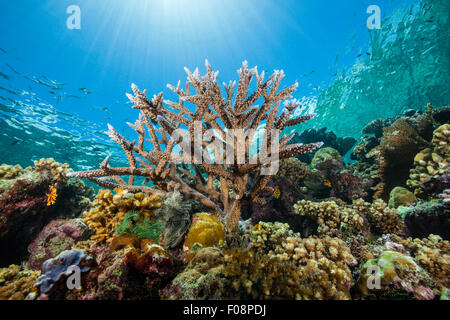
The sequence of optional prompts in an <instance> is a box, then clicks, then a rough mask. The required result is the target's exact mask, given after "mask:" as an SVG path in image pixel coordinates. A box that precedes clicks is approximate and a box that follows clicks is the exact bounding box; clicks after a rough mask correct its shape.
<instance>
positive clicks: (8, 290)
mask: <svg viewBox="0 0 450 320" xmlns="http://www.w3.org/2000/svg"><path fill="white" fill-rule="evenodd" d="M40 274H41V272H40V271H32V270H21V268H20V266H18V265H10V266H9V267H8V268H1V269H0V300H24V299H25V298H27V296H28V295H29V294H34V295H36V294H37V288H36V287H34V284H35V283H36V281H37V278H38V277H39V275H40Z"/></svg>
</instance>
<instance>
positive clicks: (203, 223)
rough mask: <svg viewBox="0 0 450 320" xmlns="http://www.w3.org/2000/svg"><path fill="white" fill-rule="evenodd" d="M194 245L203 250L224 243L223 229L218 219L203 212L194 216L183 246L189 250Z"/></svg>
mask: <svg viewBox="0 0 450 320" xmlns="http://www.w3.org/2000/svg"><path fill="white" fill-rule="evenodd" d="M195 243H198V244H200V245H201V246H202V247H203V248H205V247H217V246H219V245H223V244H224V243H225V227H224V226H223V224H222V222H221V221H220V220H219V218H217V217H215V216H212V215H209V214H208V213H204V212H201V213H197V214H195V215H194V217H193V220H192V224H191V227H190V228H189V232H188V234H187V236H186V240H185V241H184V246H185V247H187V248H189V249H190V248H192V246H193V245H194V244H195Z"/></svg>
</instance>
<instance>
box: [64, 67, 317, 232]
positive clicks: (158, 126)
mask: <svg viewBox="0 0 450 320" xmlns="http://www.w3.org/2000/svg"><path fill="white" fill-rule="evenodd" d="M206 69H207V74H206V75H205V76H200V73H199V71H198V69H196V70H195V72H194V73H191V72H190V71H189V70H188V69H187V68H186V72H187V74H188V82H187V88H186V92H185V91H183V90H182V89H181V83H180V82H178V85H177V86H176V87H174V86H170V85H169V86H168V87H169V88H170V89H171V90H172V91H173V92H174V93H175V94H177V95H178V96H179V102H178V103H177V102H172V101H164V100H163V94H162V93H160V94H158V95H156V96H154V98H153V99H152V100H149V99H148V98H147V97H146V92H145V91H143V92H141V91H139V89H138V88H137V86H135V85H134V84H133V85H132V89H133V93H134V96H131V95H128V97H129V99H130V101H131V102H133V103H134V108H137V109H139V110H140V111H141V114H140V117H139V120H137V121H136V122H135V124H134V125H132V124H130V125H131V127H132V128H133V129H134V130H135V131H136V132H137V133H138V135H139V140H138V142H137V145H136V142H135V141H133V142H130V141H128V140H127V139H125V138H124V137H123V136H121V135H120V134H119V133H118V132H117V131H116V130H115V129H114V128H113V127H112V126H110V125H109V131H108V134H109V136H110V137H111V139H112V140H114V141H115V142H117V143H118V144H119V145H120V146H122V148H123V150H124V152H125V154H126V155H127V158H128V161H129V167H128V168H127V167H122V168H112V167H110V166H109V157H108V158H106V159H105V160H104V161H103V162H102V163H101V164H100V169H97V170H90V171H84V172H75V173H69V174H68V176H70V177H83V178H89V179H90V180H91V181H93V182H95V183H97V184H99V185H100V186H103V187H107V188H114V187H126V188H127V189H128V190H130V191H131V192H137V191H144V192H147V193H150V194H155V195H164V194H165V193H167V192H169V191H171V190H174V189H175V190H180V192H182V193H183V195H184V196H185V197H186V198H193V199H196V200H198V201H200V202H201V203H202V205H204V206H205V207H206V208H208V209H209V210H211V211H213V212H214V213H215V214H216V215H218V216H220V217H222V218H223V219H224V220H225V221H226V225H227V228H228V229H229V230H231V231H236V230H237V228H238V221H239V218H240V215H241V213H242V208H243V205H244V204H245V203H249V202H260V203H262V202H263V199H262V198H261V197H260V194H261V193H263V192H264V191H266V190H267V188H266V184H267V182H268V181H269V179H270V176H269V175H264V174H262V173H261V172H259V174H258V177H257V180H256V181H255V183H254V184H253V185H252V186H251V187H250V188H248V186H247V181H248V176H249V173H250V172H251V171H254V170H255V169H258V168H261V170H262V169H265V170H267V169H268V168H267V167H265V166H266V165H269V164H270V163H271V162H272V157H270V160H269V161H266V160H267V159H266V160H264V159H263V160H261V157H258V154H259V153H260V152H257V154H256V155H251V154H250V147H251V145H252V141H253V138H254V136H255V134H256V129H258V127H259V126H260V125H261V124H265V129H264V138H263V140H264V142H266V144H265V145H266V146H272V145H273V146H275V145H276V146H278V148H277V154H278V158H280V159H284V158H290V157H293V156H296V155H300V154H303V153H308V152H311V151H313V150H315V149H317V148H319V147H321V146H322V143H321V142H319V143H310V144H306V145H304V144H288V142H289V141H290V139H291V138H292V135H290V136H288V137H286V136H283V137H281V138H280V134H279V133H280V131H282V130H283V129H285V128H287V127H290V126H294V125H298V124H300V123H303V122H305V121H308V120H310V119H311V118H312V117H313V116H314V115H305V116H301V117H299V118H292V119H291V115H292V113H293V111H294V110H295V109H296V108H297V107H298V106H299V102H298V101H296V100H287V99H288V98H290V97H291V94H292V93H293V92H294V91H295V90H296V88H297V86H298V84H297V83H295V84H294V85H292V86H290V87H288V88H286V89H283V90H281V91H279V92H277V91H278V89H279V87H280V84H281V80H282V78H283V77H284V73H283V71H275V72H274V73H273V74H272V75H271V76H270V77H269V78H268V79H267V80H264V72H262V73H261V74H259V73H258V71H257V68H256V67H255V68H253V69H248V67H247V62H244V63H243V64H242V68H241V69H240V70H239V71H238V74H239V83H238V86H237V93H236V95H234V88H235V82H230V83H229V84H228V85H224V90H225V92H226V97H225V98H224V97H222V94H221V90H220V85H219V84H218V82H217V79H218V72H214V71H213V70H212V68H211V66H210V65H209V63H208V62H207V61H206ZM253 78H256V90H255V91H254V92H253V93H252V94H250V95H249V96H248V94H249V89H250V85H251V81H252V79H253ZM191 87H192V88H193V89H195V91H196V92H195V94H191ZM233 96H234V99H233ZM247 96H248V97H247ZM258 99H261V100H263V101H262V105H261V106H255V105H253V104H254V103H255V102H256V101H257V100H258ZM283 101H284V105H283V110H282V112H281V114H280V115H278V111H279V107H280V105H281V103H282V102H283ZM184 102H189V103H191V104H193V105H195V108H194V109H192V110H191V109H188V108H186V107H185V106H184V105H183V104H184ZM164 103H166V104H167V105H168V106H164ZM172 110H174V111H172ZM219 123H222V124H223V125H224V127H222V126H220V125H219ZM181 125H182V126H186V127H187V128H188V131H184V132H183V133H184V136H182V135H181V133H180V132H179V131H176V130H177V129H179V128H180V126H181ZM145 128H146V129H147V131H148V132H149V134H150V142H151V143H152V145H153V151H149V152H147V151H145V150H144V142H145V132H146V131H145ZM208 129H214V130H215V132H216V133H217V134H218V136H217V135H212V136H210V137H209V139H206V140H207V141H203V142H200V143H199V141H198V138H197V135H198V134H200V135H203V131H206V130H208ZM231 129H239V130H238V131H239V132H240V133H237V134H236V135H235V136H233V139H229V137H230V134H232V132H233V131H230V130H231ZM272 129H274V130H272ZM225 130H226V132H225ZM156 132H159V133H160V135H161V137H162V138H158V137H157V134H156ZM243 132H245V134H243ZM174 133H175V134H174ZM204 138H205V137H204ZM235 139H237V140H239V144H238V145H235V143H234V141H235ZM186 140H187V141H186ZM214 142H216V143H214ZM186 143H188V145H189V148H188V149H189V150H186ZM218 143H219V144H218ZM224 144H225V145H224ZM161 145H165V147H164V149H163V148H161ZM175 146H179V147H180V148H181V150H182V154H179V157H177V158H176V159H174V158H173V150H174V147H175ZM224 148H226V149H227V150H231V149H232V150H233V162H232V164H233V165H230V164H229V163H228V162H227V161H225V160H224V159H223V151H224ZM230 148H231V149H230ZM234 150H236V152H234ZM192 151H193V154H192ZM209 151H212V154H213V155H214V162H213V161H212V159H211V155H210V153H209ZM266 152H267V153H269V154H268V155H271V153H272V151H271V152H269V151H268V150H266ZM235 153H236V154H235ZM237 153H240V154H239V155H238V154H237ZM135 154H137V155H139V156H140V157H141V158H143V159H145V160H143V159H141V161H140V165H141V167H138V164H137V162H136V157H135ZM202 155H203V157H206V158H207V159H203V160H204V161H201V159H199V157H201V156H202ZM241 157H243V160H244V161H242V159H241ZM228 158H229V157H228ZM247 160H248V162H247ZM180 162H181V163H183V164H184V165H183V166H176V163H180ZM188 165H189V166H190V167H191V169H188ZM272 169H273V168H272V166H271V167H269V170H272ZM203 173H206V174H207V175H208V176H207V178H205V176H203ZM122 175H129V176H130V177H129V180H128V183H127V182H125V181H124V180H123V179H122V178H120V176H122ZM137 176H141V177H145V178H146V179H145V180H144V182H148V181H150V180H151V181H153V182H154V183H155V184H156V185H157V186H158V187H159V188H151V187H147V186H144V185H140V186H136V185H134V182H135V177H137ZM182 177H184V179H182ZM216 179H218V180H220V184H221V192H217V191H216V190H215V189H214V188H213V182H214V180H216ZM230 190H232V191H233V192H232V194H231V195H230Z"/></svg>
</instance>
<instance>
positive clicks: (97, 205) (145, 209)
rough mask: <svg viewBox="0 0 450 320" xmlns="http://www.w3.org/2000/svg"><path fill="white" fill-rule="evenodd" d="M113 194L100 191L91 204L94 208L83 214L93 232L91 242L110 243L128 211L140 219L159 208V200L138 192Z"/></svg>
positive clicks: (118, 189)
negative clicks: (137, 213)
mask: <svg viewBox="0 0 450 320" xmlns="http://www.w3.org/2000/svg"><path fill="white" fill-rule="evenodd" d="M114 192H115V193H116V194H114V193H113V192H111V191H110V190H106V189H100V190H99V192H98V194H97V199H95V200H94V202H93V203H92V204H93V206H94V208H92V209H91V210H89V211H88V212H85V213H84V219H83V221H84V222H85V223H86V224H87V225H88V226H89V228H90V229H92V230H94V231H95V233H96V234H95V235H93V236H92V239H93V240H99V241H102V242H103V241H107V242H110V241H111V238H112V236H113V234H114V230H115V228H116V227H117V226H118V225H119V224H120V223H121V222H122V220H123V218H124V216H125V215H126V214H127V213H128V212H130V211H137V212H139V213H140V215H142V217H150V216H151V215H152V214H153V213H154V211H155V210H156V209H158V208H160V207H161V198H159V197H158V196H155V195H147V194H145V193H142V192H139V193H136V194H133V193H130V192H128V190H126V189H122V188H116V189H114Z"/></svg>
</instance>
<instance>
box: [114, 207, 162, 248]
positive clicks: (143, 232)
mask: <svg viewBox="0 0 450 320" xmlns="http://www.w3.org/2000/svg"><path fill="white" fill-rule="evenodd" d="M162 228H163V223H162V222H161V221H156V222H153V223H152V222H150V220H149V219H148V218H147V217H142V215H141V214H140V213H139V212H137V211H130V212H128V213H127V214H126V215H125V217H124V219H123V221H122V223H121V224H119V225H118V226H117V227H116V229H115V232H116V233H117V234H119V235H123V234H130V233H131V234H134V235H135V236H136V237H138V238H139V239H152V240H154V241H155V242H159V241H160V238H161V231H162Z"/></svg>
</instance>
